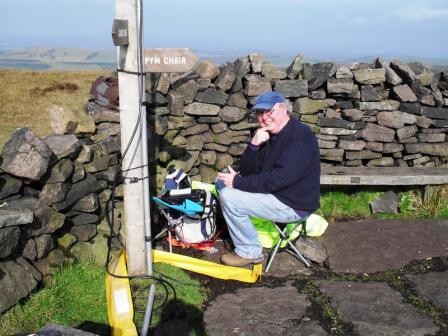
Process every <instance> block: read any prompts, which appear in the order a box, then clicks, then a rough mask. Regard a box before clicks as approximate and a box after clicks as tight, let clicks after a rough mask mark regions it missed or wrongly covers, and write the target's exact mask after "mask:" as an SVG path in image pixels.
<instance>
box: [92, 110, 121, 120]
mask: <svg viewBox="0 0 448 336" xmlns="http://www.w3.org/2000/svg"><path fill="white" fill-rule="evenodd" d="M92 119H93V120H94V121H95V123H101V122H113V123H119V122H120V112H118V111H112V110H105V111H100V112H98V113H95V114H92Z"/></svg>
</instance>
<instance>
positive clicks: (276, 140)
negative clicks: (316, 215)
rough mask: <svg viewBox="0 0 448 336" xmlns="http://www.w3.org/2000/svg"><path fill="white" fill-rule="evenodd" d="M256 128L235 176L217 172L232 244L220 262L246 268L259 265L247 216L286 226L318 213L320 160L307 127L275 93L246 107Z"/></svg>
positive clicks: (254, 235)
mask: <svg viewBox="0 0 448 336" xmlns="http://www.w3.org/2000/svg"><path fill="white" fill-rule="evenodd" d="M252 110H253V111H255V112H256V114H257V120H258V123H259V125H260V128H259V129H257V131H256V132H255V135H254V137H253V138H252V140H251V141H250V143H249V144H248V146H247V148H246V150H245V152H244V153H243V155H242V156H241V161H240V171H239V172H238V173H237V172H235V171H234V170H233V169H232V168H231V167H229V170H230V172H229V173H218V179H219V180H221V182H222V183H223V184H224V186H225V187H224V188H223V189H222V190H221V191H220V193H219V198H220V203H221V208H222V211H223V214H224V218H225V220H226V222H227V226H228V228H229V232H230V236H231V238H232V240H233V243H234V245H235V251H234V253H233V254H224V255H223V256H222V257H221V262H222V263H223V264H226V265H230V266H246V265H248V264H251V263H259V262H261V261H263V254H262V247H261V245H260V243H259V241H258V233H257V231H256V230H255V228H254V226H253V224H252V222H251V220H250V217H258V218H264V219H269V220H272V221H274V222H280V223H289V222H294V221H297V220H299V219H300V218H302V217H304V216H308V215H309V214H311V213H312V212H313V211H314V210H316V209H317V208H319V192H320V155H319V146H318V144H317V140H316V137H315V136H314V134H313V132H312V131H311V130H310V128H309V127H308V126H306V125H304V124H302V123H301V122H300V121H299V120H297V119H296V118H294V117H292V116H291V115H290V113H289V111H288V107H287V105H286V100H285V98H284V97H283V95H282V94H280V93H278V92H266V93H263V94H262V95H260V96H258V97H257V99H256V103H255V106H254V107H253V108H252Z"/></svg>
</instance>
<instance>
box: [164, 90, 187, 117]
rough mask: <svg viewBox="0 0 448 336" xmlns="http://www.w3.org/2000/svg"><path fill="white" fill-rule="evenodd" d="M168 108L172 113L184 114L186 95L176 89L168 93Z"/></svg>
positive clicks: (176, 114)
mask: <svg viewBox="0 0 448 336" xmlns="http://www.w3.org/2000/svg"><path fill="white" fill-rule="evenodd" d="M168 110H169V111H170V114H171V115H175V116H182V115H184V96H183V95H182V94H181V93H178V92H176V91H174V90H171V91H170V92H169V93H168Z"/></svg>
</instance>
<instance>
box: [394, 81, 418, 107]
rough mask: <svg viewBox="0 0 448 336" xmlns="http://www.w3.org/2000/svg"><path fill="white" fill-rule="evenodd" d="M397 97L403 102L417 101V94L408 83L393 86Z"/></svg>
mask: <svg viewBox="0 0 448 336" xmlns="http://www.w3.org/2000/svg"><path fill="white" fill-rule="evenodd" d="M392 90H393V92H394V93H395V95H396V97H397V98H398V100H399V101H401V102H411V103H412V102H416V101H417V96H416V95H415V93H414V91H412V90H411V88H410V87H409V86H408V85H407V84H403V85H397V86H394V87H393V88H392Z"/></svg>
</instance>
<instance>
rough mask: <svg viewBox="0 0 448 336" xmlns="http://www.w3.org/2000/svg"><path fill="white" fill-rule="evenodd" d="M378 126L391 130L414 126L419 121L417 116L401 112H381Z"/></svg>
mask: <svg viewBox="0 0 448 336" xmlns="http://www.w3.org/2000/svg"><path fill="white" fill-rule="evenodd" d="M377 120H378V124H379V125H381V126H385V127H390V128H402V127H403V126H404V125H405V124H414V123H415V122H416V121H417V118H416V117H415V115H413V114H410V113H406V112H401V111H391V112H379V113H378V114H377Z"/></svg>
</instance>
